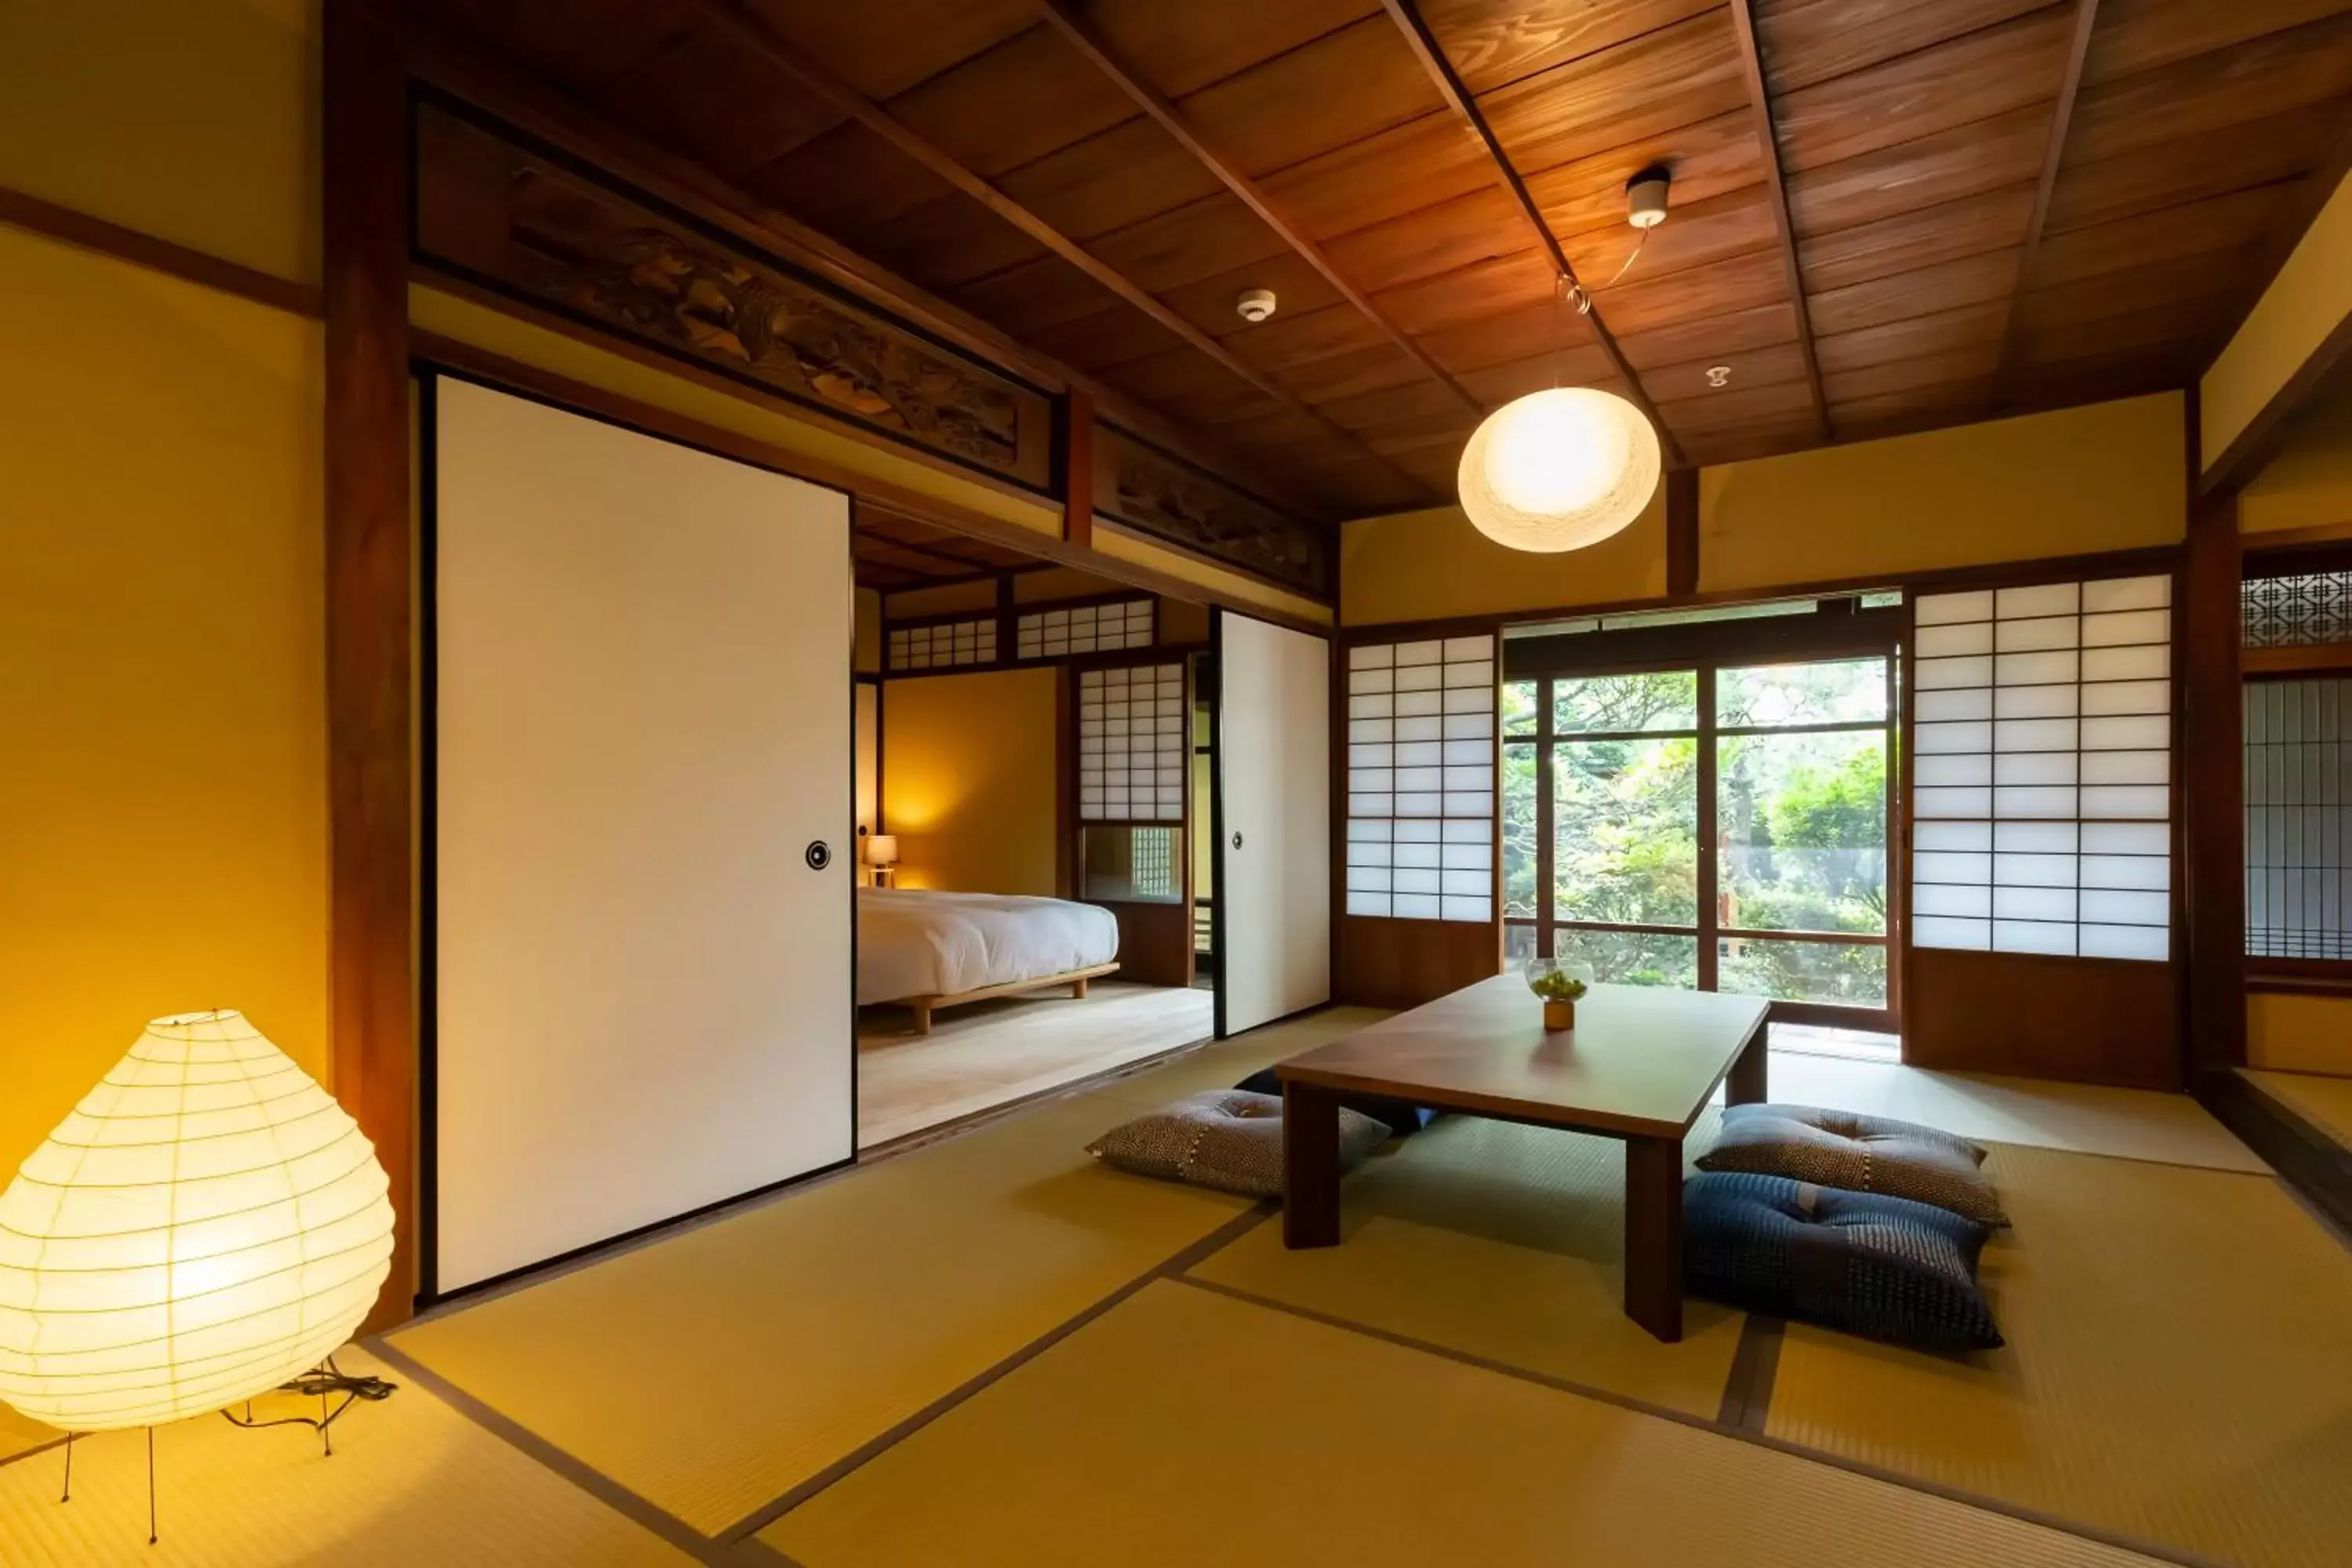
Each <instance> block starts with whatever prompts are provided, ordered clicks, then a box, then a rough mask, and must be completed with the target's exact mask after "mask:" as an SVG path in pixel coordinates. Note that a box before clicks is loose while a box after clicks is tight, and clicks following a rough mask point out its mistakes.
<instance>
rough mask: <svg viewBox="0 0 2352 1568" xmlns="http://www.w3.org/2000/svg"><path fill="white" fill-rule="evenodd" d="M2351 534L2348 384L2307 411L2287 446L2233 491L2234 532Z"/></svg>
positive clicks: (2351, 390)
mask: <svg viewBox="0 0 2352 1568" xmlns="http://www.w3.org/2000/svg"><path fill="white" fill-rule="evenodd" d="M2305 528H2341V529H2343V530H2345V531H2347V533H2352V385H2347V386H2346V387H2345V388H2344V389H2343V390H2341V391H2339V392H2337V393H2336V395H2334V396H2333V397H2329V398H2327V399H2326V400H2324V401H2322V402H2320V403H2318V404H2316V405H2314V406H2313V407H2311V408H2310V409H2308V410H2306V411H2305V413H2304V415H2303V416H2302V417H2301V418H2299V419H2297V420H2296V421H2295V425H2294V430H2293V431H2292V432H2290V433H2289V435H2288V437H2287V440H2286V444H2285V445H2284V447H2280V448H2279V452H2278V455H2277V456H2276V457H2274V458H2272V459H2271V460H2270V462H2269V463H2268V464H2266V465H2264V467H2263V471H2262V472H2261V473H2259V474H2256V475H2255V476H2254V477H2253V478H2252V479H2251V480H2249V481H2248V482H2247V484H2246V488H2245V489H2242V490H2240V491H2239V492H2238V531H2240V532H2242V533H2271V532H2276V531H2281V530H2284V529H2305Z"/></svg>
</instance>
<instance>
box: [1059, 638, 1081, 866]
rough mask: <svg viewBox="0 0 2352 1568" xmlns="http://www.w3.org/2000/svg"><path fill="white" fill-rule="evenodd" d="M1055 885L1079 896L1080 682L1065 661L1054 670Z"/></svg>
mask: <svg viewBox="0 0 2352 1568" xmlns="http://www.w3.org/2000/svg"><path fill="white" fill-rule="evenodd" d="M1054 889H1055V897H1057V898H1064V899H1070V900H1076V898H1077V896H1078V683H1077V680H1076V673H1075V672H1074V671H1073V670H1072V669H1071V668H1070V667H1069V666H1068V665H1066V664H1065V665H1061V666H1058V667H1057V668H1055V671H1054Z"/></svg>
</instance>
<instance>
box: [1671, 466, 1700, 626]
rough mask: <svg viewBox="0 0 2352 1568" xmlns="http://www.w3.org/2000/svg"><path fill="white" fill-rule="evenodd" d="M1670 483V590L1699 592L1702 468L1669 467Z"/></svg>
mask: <svg viewBox="0 0 2352 1568" xmlns="http://www.w3.org/2000/svg"><path fill="white" fill-rule="evenodd" d="M1664 484H1665V487H1666V592H1667V593H1668V594H1670V595H1675V596H1677V597H1679V596H1681V595H1688V594H1696V593H1697V592H1698V470H1697V469H1696V468H1668V469H1667V470H1666V477H1665V479H1664Z"/></svg>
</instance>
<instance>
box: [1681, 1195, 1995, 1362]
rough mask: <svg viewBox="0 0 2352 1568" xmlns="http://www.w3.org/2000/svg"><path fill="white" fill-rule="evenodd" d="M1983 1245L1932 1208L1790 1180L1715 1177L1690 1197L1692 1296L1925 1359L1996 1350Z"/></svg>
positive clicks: (1687, 1230) (1973, 1228)
mask: <svg viewBox="0 0 2352 1568" xmlns="http://www.w3.org/2000/svg"><path fill="white" fill-rule="evenodd" d="M1985 1236H1986V1230H1985V1227H1984V1226H1981V1225H1979V1224H1977V1223H1976V1222H1975V1221H1973V1220H1969V1219H1964V1218H1962V1217H1961V1216H1960V1215H1956V1214H1953V1213H1951V1212H1950V1211H1948V1210H1947V1209H1941V1208H1937V1207H1936V1206H1935V1205H1931V1204H1923V1203H1914V1202H1912V1201H1911V1200H1909V1199H1907V1198H1895V1197H1885V1196H1880V1195H1877V1194H1867V1193H1854V1192H1839V1191H1835V1190H1832V1189H1830V1188H1825V1187H1822V1186H1817V1185H1815V1184H1811V1183H1809V1182H1799V1181H1795V1180H1792V1179H1790V1178H1789V1177H1786V1176H1762V1175H1749V1174H1744V1173H1704V1174H1700V1175H1696V1176H1693V1177H1692V1178H1691V1179H1690V1181H1689V1183H1688V1184H1686V1185H1685V1187H1684V1189H1683V1266H1684V1278H1685V1283H1686V1285H1687V1287H1688V1289H1690V1290H1691V1292H1692V1293H1693V1294H1695V1295H1700V1296H1707V1297H1711V1298H1713V1299H1714V1300H1718V1301H1722V1302H1725V1303H1727V1304H1728V1305H1730V1306H1734V1307H1739V1308H1744V1309H1745V1310H1748V1311H1751V1312H1762V1313H1767V1314H1769V1315H1770V1316H1773V1317H1780V1318H1796V1319H1801V1320H1803V1321H1808V1322H1814V1323H1821V1324H1824V1325H1826V1326H1828V1327H1831V1328H1835V1329H1844V1330H1848V1331H1852V1332H1853V1333H1858V1334H1868V1335H1870V1336H1872V1337H1873V1338H1876V1339H1884V1340H1891V1341H1894V1342H1897V1343H1900V1344H1906V1345H1916V1346H1918V1347H1921V1348H1923V1349H1928V1350H1940V1351H1966V1350H1989V1349H1991V1348H1992V1347H1994V1346H1997V1345H1999V1344H2000V1342H2001V1337H2000V1329H1999V1328H1998V1327H1997V1326H1996V1325H1995V1324H1994V1322H1993V1317H1992V1310H1991V1308H1990V1307H1989V1306H1988V1305H1986V1303H1985V1300H1984V1297H1983V1295H1982V1294H1980V1293H1979V1291H1978V1289H1977V1285H1976V1273H1977V1257H1978V1254H1979V1252H1980V1251H1981V1250H1982V1248H1983V1247H1984V1241H1985Z"/></svg>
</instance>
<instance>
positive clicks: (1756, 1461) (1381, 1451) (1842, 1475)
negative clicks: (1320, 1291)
mask: <svg viewBox="0 0 2352 1568" xmlns="http://www.w3.org/2000/svg"><path fill="white" fill-rule="evenodd" d="M761 1540H763V1541H764V1542H768V1543H769V1544H771V1545H772V1546H775V1547H776V1548H778V1549H780V1550H781V1551H783V1552H787V1553H789V1554H790V1555H791V1556H792V1557H793V1559H794V1560H795V1561H797V1562H799V1563H803V1564H804V1565H805V1568H906V1565H908V1564H916V1563H922V1564H932V1563H938V1564H947V1563H953V1564H957V1565H958V1568H993V1565H999V1564H1001V1565H1004V1568H1016V1565H1017V1568H1058V1565H1061V1564H1071V1565H1074V1568H1075V1565H1078V1564H1085V1565H1087V1568H1093V1565H1094V1564H1097V1563H1118V1564H1120V1568H1160V1565H1162V1564H1166V1565H1171V1568H1173V1565H1176V1564H1183V1565H1186V1568H1196V1565H1198V1564H1202V1563H1215V1564H1218V1565H1219V1568H1252V1565H1255V1564H1267V1565H1274V1564H1280V1565H1282V1568H1296V1565H1298V1564H1319V1563H1349V1564H1351V1565H1360V1568H1378V1565H1381V1564H1408V1563H1409V1564H1414V1565H1420V1564H1424V1563H1464V1564H1472V1563H1475V1564H1478V1565H1479V1568H1511V1565H1514V1564H1522V1563H1524V1564H1529V1565H1535V1564H1541V1565H1542V1568H1557V1565H1558V1564H1560V1563H1609V1564H1612V1565H1621V1568H1622V1565H1640V1564H1660V1565H1672V1568H1709V1565H1713V1564H1726V1565H1727V1564H1734V1563H1737V1564H1740V1565H1743V1568H1818V1565H1819V1564H1822V1563H1901V1564H1904V1565H1905V1568H1944V1565H1949V1568H1962V1565H1967V1568H1981V1565H1982V1564H1986V1563H2000V1564H2003V1565H2005V1568H2008V1565H2025V1568H2043V1565H2049V1568H2055V1565H2059V1564H2065V1565H2069V1568H2092V1565H2094V1564H2097V1565H2107V1564H2125V1563H2139V1562H2142V1561H2144V1560H2142V1559H2138V1558H2135V1557H2132V1556H2131V1555H2129V1554H2128V1553H2126V1552H2118V1551H2116V1550H2114V1549H2112V1548H2108V1547H2104V1546H2100V1545H2097V1544H2095V1543H2092V1542H2084V1541H2082V1540H2079V1539H2075V1538H2073V1537H2069V1536H2067V1535H2064V1534H2062V1533H2059V1532H2057V1531H2050V1530H2046V1529H2043V1528H2041V1527H2038V1526H2034V1525H2030V1524H2025V1523H2021V1522H2019V1521H2015V1520H2011V1519H2008V1518H2005V1517H2001V1516H1999V1515H1994V1514H1989V1513H1986V1512H1983V1511H1980V1510H1973V1509H1970V1508H1968V1507H1965V1506H1963V1505H1960V1504H1958V1503H1953V1502H1949V1501H1946V1500H1941V1499H1937V1498H1932V1497H1927V1496H1925V1495H1922V1494H1920V1493H1916V1492H1910V1491H1905V1490H1903V1489H1897V1488H1893V1487H1888V1486H1885V1485H1882V1484H1880V1483H1877V1482H1874V1481H1872V1480H1869V1479H1864V1478H1862V1477H1858V1476H1854V1475H1852V1474H1849V1473H1847V1472H1845V1471H1842V1470H1839V1469H1836V1468H1832V1467H1829V1466H1824V1465H1820V1464H1816V1463H1813V1462H1811V1461H1808V1460H1805V1459H1801V1458H1795V1457H1792V1456H1790V1455H1788V1454H1784V1453H1780V1452H1778V1451H1775V1450H1772V1449H1769V1448H1765V1447H1760V1446H1758V1445H1755V1444H1751V1443H1743V1442H1740V1441H1738V1440H1737V1439H1734V1438H1729V1437H1724V1436H1717V1435H1715V1434H1712V1433H1708V1432H1704V1431H1700V1430H1697V1429H1696V1428H1693V1427H1690V1426H1684V1425H1682V1424H1679V1423H1676V1422H1672V1421H1667V1420H1664V1419H1662V1418H1660V1417H1657V1416H1652V1415H1642V1414H1639V1413H1637V1412H1633V1411H1629V1410H1626V1409H1623V1408H1622V1407H1620V1406H1616V1405H1605V1404H1601V1403H1600V1402H1597V1401H1594V1400H1590V1399H1585V1398H1581V1397H1580V1396H1578V1395H1576V1394H1564V1393H1560V1392H1558V1391H1556V1390H1552V1389H1549V1388H1545V1387H1542V1386H1540V1385H1538V1384H1531V1383H1528V1382H1524V1381H1521V1380H1517V1379H1514V1378H1510V1377H1507V1376H1505V1375H1503V1374H1501V1373H1493V1372H1487V1371H1484V1370H1481V1369H1479V1368H1476V1367H1472V1366H1466V1365H1464V1364H1463V1363H1458V1362H1454V1361H1449V1360H1446V1359H1444V1358H1441V1357H1438V1356H1432V1355H1425V1354H1423V1353H1421V1352H1416V1351H1412V1350H1408V1349H1404V1348H1402V1347H1400V1346H1397V1345H1393V1344H1390V1343H1386V1342H1381V1341H1379V1340H1375V1339H1371V1338H1370V1337H1367V1336H1365V1335H1361V1334H1356V1333H1352V1332H1350V1331H1346V1330H1343V1329H1337V1328H1332V1327H1328V1326H1326V1325H1323V1324H1319V1323H1313V1322H1308V1321H1305V1320H1303V1319H1299V1318H1297V1317H1295V1316H1292V1315H1290V1314H1288V1313H1284V1312H1277V1311H1274V1310H1270V1309H1266V1308H1263V1307H1257V1306H1253V1305H1250V1304H1248V1303H1245V1302H1240V1301H1235V1300H1231V1299H1229V1298H1226V1297H1223V1296H1220V1295H1216V1294H1213V1293H1211V1292H1209V1291H1206V1290H1202V1289H1196V1288H1193V1287H1191V1286H1187V1285H1182V1284H1178V1283H1175V1282H1173V1281H1161V1282H1159V1283H1156V1284H1153V1285H1151V1286H1150V1287H1148V1288H1147V1289H1144V1290H1143V1291H1142V1292H1141V1293H1139V1294H1138V1295H1136V1296H1135V1297H1133V1298H1131V1299H1130V1300H1127V1301H1125V1302H1123V1303H1121V1304H1120V1305H1119V1306H1118V1307H1117V1308H1115V1309H1113V1310H1111V1311H1110V1312H1108V1314H1106V1315H1105V1316H1103V1317H1102V1318H1099V1319H1097V1321H1094V1322H1092V1323H1090V1324H1088V1325H1087V1327H1085V1328H1083V1329H1081V1330H1079V1331H1077V1332H1076V1334H1074V1335H1072V1336H1071V1337H1070V1338H1068V1339H1067V1340H1065V1341H1063V1342H1061V1343H1060V1344H1058V1345H1056V1346H1055V1347H1054V1348H1053V1349H1052V1350H1050V1351H1047V1352H1045V1354H1044V1355H1042V1356H1040V1357H1038V1358H1037V1359H1036V1360H1034V1361H1033V1362H1031V1363H1028V1364H1027V1365H1025V1366H1023V1367H1022V1368H1020V1369H1019V1370H1017V1371H1015V1372H1013V1373H1010V1374H1009V1375H1007V1376H1006V1377H1004V1378H1003V1379H1002V1380H1001V1381H999V1382H997V1383H995V1384H992V1385H991V1386H989V1387H988V1388H986V1389H983V1390H982V1391H981V1392H980V1393H979V1394H976V1395H974V1396H973V1397H972V1398H971V1400H970V1401H968V1402H967V1403H965V1404H964V1405H961V1406H959V1407H958V1408H957V1409H955V1410H953V1411H950V1413H948V1414H947V1415H943V1416H941V1417H940V1419H939V1420H938V1421H935V1422H933V1423H932V1424H930V1425H929V1426H926V1427H924V1428H923V1429H922V1430H921V1431H919V1432H917V1433H915V1434H913V1435H912V1436H909V1437H908V1438H907V1439H906V1440H905V1441H904V1442H902V1443H900V1444H898V1446H897V1447H894V1448H892V1449H890V1450H889V1451H888V1452H887V1453H885V1454H883V1455H881V1456H880V1457H878V1458H876V1459H874V1460H873V1461H872V1462H870V1463H868V1464H867V1465H866V1466H865V1467H863V1468H860V1469H858V1470H857V1471H856V1472H854V1473H853V1474H851V1475H850V1476H848V1477H846V1478H845V1479H843V1480H841V1481H839V1482H837V1483H835V1485H834V1486H833V1487H831V1488H829V1489H826V1490H825V1491H824V1492H821V1493H819V1494H818V1495H817V1496H816V1497H815V1498H814V1499H812V1500H809V1501H808V1502H806V1503H804V1504H803V1505H802V1506H801V1507H800V1508H799V1509H797V1510H794V1511H793V1512H792V1513H790V1514H787V1515H786V1516H785V1517H784V1518H782V1520H780V1521H777V1522H776V1523H775V1524H773V1525H771V1526H770V1527H769V1528H768V1529H767V1530H765V1531H762V1532H761Z"/></svg>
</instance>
